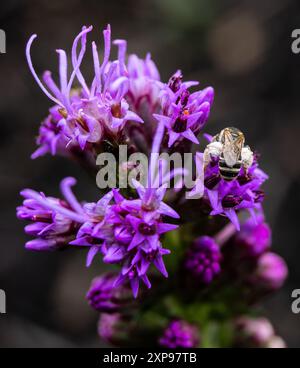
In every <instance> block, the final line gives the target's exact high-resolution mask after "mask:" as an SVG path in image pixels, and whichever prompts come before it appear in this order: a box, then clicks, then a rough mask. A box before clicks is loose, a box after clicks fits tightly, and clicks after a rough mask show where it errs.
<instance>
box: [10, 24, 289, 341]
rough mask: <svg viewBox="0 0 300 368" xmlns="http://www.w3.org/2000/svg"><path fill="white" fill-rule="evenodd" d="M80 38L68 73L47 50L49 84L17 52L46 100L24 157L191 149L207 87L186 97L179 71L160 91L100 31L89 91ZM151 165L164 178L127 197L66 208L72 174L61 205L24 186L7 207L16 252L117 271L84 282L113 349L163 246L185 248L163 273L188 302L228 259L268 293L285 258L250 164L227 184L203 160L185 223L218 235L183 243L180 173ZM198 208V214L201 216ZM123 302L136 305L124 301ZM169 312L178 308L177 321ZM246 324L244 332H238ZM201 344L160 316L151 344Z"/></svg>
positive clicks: (210, 93) (181, 324) (151, 70)
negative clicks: (67, 256) (209, 225)
mask: <svg viewBox="0 0 300 368" xmlns="http://www.w3.org/2000/svg"><path fill="white" fill-rule="evenodd" d="M91 31H92V27H83V28H82V31H81V32H80V33H79V34H78V36H77V37H76V38H75V40H74V42H73V45H72V51H71V57H70V59H71V65H72V69H71V71H70V72H68V62H67V54H66V52H65V51H64V50H57V53H58V56H59V84H57V83H56V82H55V81H54V79H53V78H52V74H51V72H49V71H46V72H45V73H44V74H43V78H42V81H41V80H40V78H39V77H38V75H37V73H36V72H35V69H34V67H33V63H32V60H31V46H32V43H33V41H34V39H35V38H36V35H33V36H32V37H31V38H30V40H29V42H28V44H27V48H26V55H27V60H28V64H29V67H30V70H31V72H32V74H33V76H34V78H35V79H36V81H37V83H38V84H39V86H40V87H41V89H42V90H43V92H44V93H45V94H46V95H47V96H48V98H49V99H50V100H51V101H52V102H53V103H54V105H53V106H52V107H51V108H50V110H49V114H48V116H47V117H46V119H45V120H44V121H43V122H42V124H41V126H40V130H39V135H38V137H37V145H38V148H37V150H36V151H35V152H34V153H33V154H32V158H34V159H35V158H37V157H39V156H43V155H45V154H46V153H50V154H51V155H62V156H67V157H72V158H77V159H78V157H80V159H81V160H84V161H85V163H86V164H87V165H86V166H88V167H91V166H93V165H94V166H95V159H96V157H97V155H98V154H99V153H101V152H105V151H106V149H107V147H110V149H111V150H112V151H113V149H115V148H116V147H118V146H119V145H121V144H126V145H127V146H128V147H130V150H131V151H133V152H138V150H139V148H140V147H141V146H143V151H144V152H146V153H147V154H148V155H149V156H150V155H151V154H153V153H155V154H159V153H160V152H165V153H172V152H176V151H178V152H182V151H184V152H187V151H189V150H190V149H191V144H192V143H194V144H196V145H198V144H199V140H198V136H199V133H201V132H202V130H203V128H204V127H205V124H206V122H207V120H208V117H209V114H210V109H211V106H212V103H213V99H214V90H213V88H212V87H207V88H204V89H202V90H195V87H196V86H197V85H198V82H196V81H184V80H183V76H182V73H181V71H177V72H175V73H174V74H173V76H171V78H170V79H169V81H167V82H166V83H164V82H162V81H161V79H160V74H159V71H158V68H157V67H156V65H155V63H154V62H153V60H152V59H151V56H150V54H148V55H147V56H146V57H145V58H144V59H141V58H139V57H138V56H136V55H129V56H128V58H127V56H126V41H124V40H119V39H118V40H115V41H114V42H113V44H114V45H115V46H116V47H117V49H118V56H117V59H116V60H112V59H111V44H112V42H111V30H110V26H108V27H107V28H106V29H105V30H104V31H103V37H104V50H103V57H102V60H101V62H100V57H99V53H98V49H97V45H96V43H95V42H92V45H91V46H92V56H93V69H94V73H93V78H92V80H91V82H90V83H88V82H87V81H86V79H85V77H84V76H83V74H82V72H81V65H82V62H83V59H84V55H85V53H86V48H87V36H88V34H89V33H90V32H91ZM78 49H79V50H78ZM75 80H76V81H77V84H76V88H75V87H74V85H75ZM206 137H207V138H208V139H209V140H210V139H211V137H210V136H208V135H206ZM182 148H183V150H182ZM195 162H196V166H197V169H198V171H201V169H202V166H201V165H202V163H203V154H202V153H201V152H199V151H198V152H196V154H195ZM154 166H155V162H154V161H153V159H152V158H150V164H149V167H148V169H149V172H150V173H151V174H154V171H153V167H154ZM162 166H163V163H162V162H161V161H159V162H158V171H163V178H157V177H156V176H155V175H156V174H154V175H153V176H152V178H151V177H150V179H149V180H148V181H147V184H146V185H142V184H141V183H139V182H138V181H137V180H132V188H131V189H130V190H128V191H126V190H125V191H122V190H120V189H118V187H117V185H116V188H113V189H111V190H109V191H106V192H103V193H102V195H101V197H100V198H96V199H95V201H94V202H91V203H86V202H84V201H78V200H77V198H76V197H75V195H74V194H73V192H72V189H71V187H72V186H73V185H75V183H76V180H75V179H74V178H71V177H68V178H65V179H64V180H63V181H62V182H61V192H62V195H63V198H62V199H59V198H53V197H49V196H46V195H45V194H44V193H42V192H36V191H34V190H31V189H25V190H23V191H22V192H21V195H22V196H23V197H24V201H23V204H22V205H21V206H20V207H18V208H17V216H18V218H20V219H22V220H27V221H30V224H29V225H27V226H26V227H25V232H26V233H27V234H28V235H30V236H32V237H33V238H34V239H33V240H30V241H28V242H27V243H26V248H27V249H29V250H35V251H53V250H61V249H66V248H72V247H83V248H86V249H88V254H87V262H86V263H87V266H89V265H90V264H91V263H92V261H93V259H94V258H95V257H97V258H96V259H99V258H101V259H102V261H103V262H104V263H107V264H113V265H116V268H115V271H113V272H109V273H105V274H102V275H101V276H99V277H97V278H95V279H94V280H93V281H92V284H91V287H90V289H89V291H88V293H87V300H88V302H89V304H90V305H91V307H92V308H94V309H95V310H97V311H98V312H100V313H101V316H100V321H99V328H98V332H99V334H100V336H101V337H102V338H103V339H104V340H105V341H108V342H111V343H114V344H118V341H120V336H122V338H123V335H124V325H127V326H129V324H130V326H131V327H132V326H133V327H132V328H133V330H132V331H134V324H132V323H131V322H132V320H133V318H132V316H133V314H134V313H132V310H136V308H138V303H139V302H140V303H142V298H141V293H140V294H139V287H140V281H142V283H143V284H144V285H145V286H146V287H147V288H151V283H150V279H149V277H148V276H149V275H150V276H151V277H152V276H153V278H154V279H155V280H156V283H155V287H157V288H158V289H159V286H160V284H163V281H162V280H160V275H162V276H164V277H168V270H167V267H166V265H165V260H164V259H165V256H166V255H169V254H170V253H171V252H176V250H175V251H173V249H172V242H173V243H174V238H176V239H177V243H179V244H180V246H182V247H183V246H184V247H185V249H184V251H183V252H181V259H180V261H179V262H178V263H177V264H178V269H177V271H175V272H174V270H173V271H172V272H173V274H176V277H177V278H178V279H180V292H176V293H175V294H176V295H177V297H178V295H180V293H182V292H184V291H182V290H183V289H182V283H184V282H185V281H183V280H186V279H189V280H190V279H192V280H193V288H194V289H193V292H192V293H190V291H189V290H188V286H186V290H187V292H189V293H190V294H189V295H191V294H193V293H194V295H195V298H196V299H197V297H198V296H197V293H198V291H199V292H200V291H201V290H202V289H205V290H207V288H208V287H209V285H210V284H211V283H214V285H215V287H216V290H217V288H218V280H219V281H220V285H222V275H223V268H224V269H225V271H224V272H225V273H226V268H227V269H228V270H230V267H231V266H230V262H231V259H236V258H235V257H236V254H238V255H239V257H240V258H239V261H241V262H242V261H244V260H245V259H246V260H247V262H248V260H250V261H249V262H250V263H251V267H252V268H251V272H250V271H249V274H247V275H246V277H244V275H243V278H244V279H245V280H246V281H245V283H246V284H247V287H249V285H258V284H259V285H260V286H261V287H263V288H264V289H265V290H275V289H277V288H279V287H280V286H281V285H282V283H283V281H284V279H285V278H286V276H287V268H286V265H285V263H284V261H283V260H282V259H281V258H280V257H279V256H277V255H275V254H274V253H271V252H270V251H269V249H270V245H271V230H270V228H269V226H268V225H267V223H266V222H265V221H264V216H263V209H262V202H263V200H264V193H263V191H262V189H261V186H262V184H263V183H264V181H265V180H266V179H267V175H266V174H265V173H264V172H263V171H262V170H261V169H260V168H259V166H258V160H257V156H255V157H254V160H253V163H252V165H251V167H250V168H249V169H248V170H247V171H246V170H245V169H243V168H242V169H241V170H240V172H239V174H238V175H237V177H236V178H235V179H234V180H231V181H225V180H223V179H222V177H221V176H220V173H219V166H218V159H212V160H211V162H210V163H209V165H208V166H207V167H206V169H205V172H204V176H203V177H202V178H201V177H200V179H199V178H198V179H197V180H196V184H195V187H194V188H193V189H192V192H197V191H199V189H200V190H201V191H202V193H203V194H202V196H201V198H200V200H199V201H197V200H192V201H191V202H192V203H191V205H193V206H195V207H196V208H199V211H198V213H199V214H198V217H197V218H195V221H197V220H199V218H200V217H202V218H206V219H208V222H209V221H212V219H213V218H214V219H215V220H214V221H216V223H217V221H218V220H220V223H221V224H222V226H223V229H221V230H220V227H218V226H217V228H216V229H217V230H216V231H215V232H214V233H213V234H212V232H211V229H210V232H209V234H210V235H209V236H208V234H207V233H206V228H205V227H201V226H200V227H201V230H202V231H201V233H202V235H201V236H199V235H197V236H196V235H194V236H193V231H191V232H190V230H189V228H188V227H187V226H186V224H185V223H184V221H182V220H181V217H182V216H181V215H182V213H181V210H182V208H184V205H185V204H186V202H187V200H188V199H187V197H186V196H185V193H186V192H187V188H185V187H184V185H183V184H182V182H181V186H180V187H177V188H176V189H175V188H173V189H172V188H168V186H167V185H166V184H165V181H169V180H172V179H174V177H175V176H176V175H177V174H181V175H185V174H184V170H183V169H182V170H181V169H173V170H172V169H171V168H169V169H166V168H165V167H164V168H163V169H162ZM128 168H130V163H128ZM189 189H190V188H189ZM203 204H205V205H206V208H208V213H207V212H206V213H204V212H202V211H201V210H200V208H202V207H203ZM197 206H198V207H197ZM245 210H246V213H248V215H249V216H248V220H246V221H242V222H241V221H240V218H239V213H240V212H241V211H245ZM224 219H227V221H225V222H224ZM228 220H229V221H228ZM181 221H182V222H181ZM180 225H182V226H180ZM224 225H225V227H224ZM198 227H199V226H198ZM182 234H185V236H183V235H182ZM197 234H198V232H197ZM172 239H173V240H172ZM186 239H189V240H188V241H187V240H186ZM175 243H176V241H175ZM181 243H182V244H181ZM223 249H224V252H223ZM232 250H234V251H235V256H234V257H232V258H231V256H229V259H230V261H229V262H228V254H229V255H230V254H231V253H230V252H232ZM223 253H225V254H223ZM223 260H224V266H223ZM228 265H229V266H228ZM249 270H250V268H249ZM157 271H158V272H157ZM177 273H178V275H179V276H178V275H177ZM182 273H183V277H182ZM227 276H228V275H227ZM176 277H174V279H176ZM223 281H224V280H223ZM187 285H190V284H189V283H188V284H187ZM173 287H174V282H172V283H171V284H170V290H173V289H172V288H173ZM132 294H133V296H134V298H135V299H136V298H138V296H139V299H138V300H133V299H132ZM167 294H168V293H167ZM144 295H145V293H144V292H142V296H144ZM159 295H161V294H159ZM168 297H169V296H168ZM179 298H181V295H180V297H179ZM166 304H167V303H166ZM130 310H131V312H130ZM178 310H180V308H178V309H177V313H179V312H178ZM181 310H183V311H184V308H182V309H181ZM193 317H195V316H193ZM187 319H188V317H187ZM128 321H131V322H130V323H129V322H128ZM246 325H247V324H244V325H243V328H244V329H245V326H246ZM247 326H248V325H247ZM248 330H250V327H249V328H248ZM248 330H247V331H248ZM272 331H273V330H272ZM248 332H249V331H248ZM154 335H155V334H154ZM273 335H274V334H273ZM273 335H272V336H273ZM272 336H271V337H272ZM200 337H201V328H199V323H197V322H196V321H195V320H193V321H192V322H190V321H188V320H185V319H184V318H182V317H180V316H176V313H174V312H172V313H171V312H170V317H169V319H168V321H167V323H164V327H162V326H160V332H159V333H158V334H157V339H156V342H158V343H159V344H160V345H161V346H163V347H168V348H192V347H197V346H199V344H200V343H201V340H202V338H200ZM269 337H270V336H269ZM271 337H270V338H269V340H268V341H271Z"/></svg>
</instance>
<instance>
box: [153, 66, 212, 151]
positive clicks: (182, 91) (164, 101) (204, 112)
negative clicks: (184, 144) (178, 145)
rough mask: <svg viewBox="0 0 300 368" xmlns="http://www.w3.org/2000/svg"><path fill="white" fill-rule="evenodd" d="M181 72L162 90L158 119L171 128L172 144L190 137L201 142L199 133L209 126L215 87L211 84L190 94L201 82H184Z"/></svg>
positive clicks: (195, 141) (168, 128)
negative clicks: (190, 89) (207, 123)
mask: <svg viewBox="0 0 300 368" xmlns="http://www.w3.org/2000/svg"><path fill="white" fill-rule="evenodd" d="M181 80H182V75H181V73H180V71H178V72H177V73H175V74H174V75H173V77H172V78H171V79H170V81H169V84H168V85H165V86H164V88H163V90H162V92H161V105H162V114H155V115H154V117H155V118H156V120H157V121H159V122H163V123H164V125H165V126H166V128H167V132H168V136H169V142H168V146H169V147H171V146H173V144H174V143H175V142H177V141H181V140H182V139H188V140H189V141H191V142H193V143H196V144H198V143H199V142H198V139H197V137H196V135H197V134H198V133H199V132H200V130H201V129H202V128H203V126H204V125H205V123H206V121H207V119H208V117H209V113H210V108H211V105H212V103H213V98H214V90H213V89H212V88H211V87H208V88H206V89H204V90H202V91H197V92H194V93H190V92H189V91H188V88H189V87H191V86H193V85H197V84H198V83H197V82H182V81H181Z"/></svg>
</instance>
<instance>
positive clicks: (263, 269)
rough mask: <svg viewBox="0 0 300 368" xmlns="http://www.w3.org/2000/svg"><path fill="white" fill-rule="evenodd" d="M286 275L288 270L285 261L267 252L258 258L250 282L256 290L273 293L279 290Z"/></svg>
mask: <svg viewBox="0 0 300 368" xmlns="http://www.w3.org/2000/svg"><path fill="white" fill-rule="evenodd" d="M287 275H288V268H287V265H286V263H285V261H284V260H283V259H282V258H281V257H280V256H279V255H277V254H275V253H272V252H267V253H264V254H262V255H261V256H260V257H259V258H258V260H257V265H256V269H255V271H254V274H253V275H252V276H251V277H250V281H251V283H253V285H255V286H256V287H258V288H262V289H264V290H267V291H273V290H277V289H279V288H281V286H282V285H283V283H284V281H285V279H286V278H287Z"/></svg>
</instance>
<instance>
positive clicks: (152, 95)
mask: <svg viewBox="0 0 300 368" xmlns="http://www.w3.org/2000/svg"><path fill="white" fill-rule="evenodd" d="M127 75H128V79H129V88H128V92H127V100H128V101H129V102H130V104H132V106H134V109H135V111H139V109H140V108H141V107H142V106H143V104H144V103H145V104H146V105H147V106H148V109H149V112H154V111H155V110H156V109H157V108H158V107H159V95H160V91H161V83H159V81H160V76H159V71H158V69H157V67H156V65H155V63H154V62H153V60H152V59H151V56H150V54H147V56H146V58H145V59H140V58H139V57H138V56H136V55H134V54H133V55H129V57H128V63H127Z"/></svg>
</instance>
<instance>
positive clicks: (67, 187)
mask: <svg viewBox="0 0 300 368" xmlns="http://www.w3.org/2000/svg"><path fill="white" fill-rule="evenodd" d="M75 184H76V179H74V178H72V177H68V178H65V179H64V180H62V182H61V183H60V189H61V192H62V194H63V196H64V197H65V198H66V200H67V202H68V203H69V204H70V206H71V207H72V208H73V209H74V210H75V211H76V212H78V213H84V212H83V209H82V206H81V204H80V203H79V202H78V200H77V198H76V197H75V195H74V193H73V192H72V190H71V187H72V186H73V185H75Z"/></svg>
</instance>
